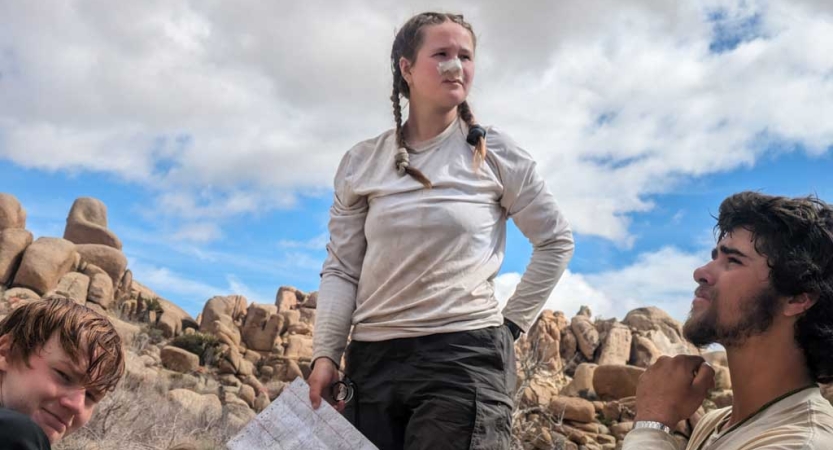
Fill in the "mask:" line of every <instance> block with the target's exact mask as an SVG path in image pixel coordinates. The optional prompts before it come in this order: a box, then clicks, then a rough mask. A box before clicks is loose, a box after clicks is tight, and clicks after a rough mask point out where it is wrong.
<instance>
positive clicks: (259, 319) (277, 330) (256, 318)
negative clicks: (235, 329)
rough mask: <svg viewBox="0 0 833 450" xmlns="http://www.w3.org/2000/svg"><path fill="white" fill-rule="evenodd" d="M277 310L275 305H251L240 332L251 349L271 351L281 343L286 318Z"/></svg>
mask: <svg viewBox="0 0 833 450" xmlns="http://www.w3.org/2000/svg"><path fill="white" fill-rule="evenodd" d="M277 312H278V307H277V306H274V305H258V304H255V303H252V305H251V306H249V310H248V313H247V314H246V321H245V322H244V323H243V328H242V329H241V332H240V334H241V335H242V337H243V342H245V343H246V345H247V346H248V347H249V348H250V349H252V350H257V351H262V352H269V351H272V349H273V348H274V347H275V345H276V344H278V343H279V341H280V335H281V330H282V329H283V321H284V319H283V316H282V315H280V314H277Z"/></svg>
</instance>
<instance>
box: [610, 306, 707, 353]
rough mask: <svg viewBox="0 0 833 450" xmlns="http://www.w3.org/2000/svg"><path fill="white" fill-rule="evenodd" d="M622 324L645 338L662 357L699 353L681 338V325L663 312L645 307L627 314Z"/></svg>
mask: <svg viewBox="0 0 833 450" xmlns="http://www.w3.org/2000/svg"><path fill="white" fill-rule="evenodd" d="M622 323H623V324H625V325H627V326H628V327H630V328H631V330H633V331H634V332H636V334H638V335H641V336H645V337H647V338H648V339H650V340H651V342H653V344H654V346H656V348H657V349H658V350H659V351H661V352H662V353H663V354H664V355H668V356H675V355H679V354H684V355H699V354H700V351H699V350H698V349H697V348H696V347H694V346H693V345H691V344H690V343H689V342H688V341H686V340H685V339H684V338H683V325H682V324H681V323H680V322H678V321H677V320H675V319H674V318H672V317H671V316H669V315H668V313H666V312H665V311H663V310H661V309H659V308H657V307H655V306H646V307H644V308H637V309H634V310H633V311H631V312H629V313H628V314H627V315H626V316H625V319H624V320H622Z"/></svg>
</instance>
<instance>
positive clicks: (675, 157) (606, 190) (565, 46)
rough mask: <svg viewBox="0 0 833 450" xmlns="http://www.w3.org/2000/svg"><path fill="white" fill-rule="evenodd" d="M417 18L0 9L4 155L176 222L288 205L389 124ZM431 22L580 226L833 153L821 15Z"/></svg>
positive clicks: (665, 10) (173, 9) (136, 8)
mask: <svg viewBox="0 0 833 450" xmlns="http://www.w3.org/2000/svg"><path fill="white" fill-rule="evenodd" d="M423 9H425V4H424V2H421V1H410V2H404V3H394V4H391V3H383V2H378V1H375V0H364V1H355V2H342V3H338V2H335V3H333V2H327V3H322V2H302V3H299V4H297V5H294V6H293V7H292V8H287V7H286V6H285V5H284V4H282V3H275V2H258V1H243V2H242V3H241V2H236V3H235V4H233V5H232V4H227V3H211V4H206V3H204V2H191V1H187V0H174V1H162V0H155V1H148V2H140V3H134V4H131V5H128V6H125V5H121V4H120V5H119V6H118V7H115V6H113V5H110V4H104V3H100V2H96V1H92V0H79V1H76V2H68V3H62V4H60V5H51V4H50V5H49V6H46V5H44V4H41V3H39V2H4V3H2V4H0V16H2V17H14V18H15V20H13V21H7V23H5V24H4V26H3V27H2V28H1V29H0V158H6V159H8V160H11V161H14V162H15V163H17V164H19V165H21V166H24V167H34V168H39V169H43V170H66V171H100V172H107V173H113V174H116V175H117V176H119V177H121V178H122V179H124V180H128V181H131V182H139V183H144V185H146V186H148V187H149V188H150V189H153V190H154V191H158V193H159V194H158V199H157V202H156V204H155V205H153V209H154V214H155V213H156V212H160V213H162V214H168V215H170V216H171V217H174V218H182V219H184V220H186V221H192V222H193V221H205V220H217V219H219V218H225V217H230V216H234V215H241V214H254V213H258V212H261V211H265V210H269V209H274V208H285V207H291V206H293V205H294V204H295V203H294V201H295V197H296V196H297V195H298V193H305V192H321V190H322V189H325V188H327V187H328V186H330V184H331V178H332V175H333V172H334V170H335V167H336V165H337V164H338V161H339V159H340V156H341V155H342V154H343V153H344V151H346V150H347V149H348V148H349V147H351V146H352V145H353V144H354V143H355V142H357V141H359V140H361V139H364V138H367V137H370V136H374V135H377V134H378V133H379V132H381V131H382V130H383V129H384V128H386V127H389V126H390V125H391V123H392V120H391V117H390V104H389V102H388V100H387V97H388V95H389V90H390V86H389V85H390V81H389V79H388V77H389V70H388V61H387V55H388V52H389V45H390V42H391V40H392V37H393V33H394V29H395V27H397V26H398V25H400V24H401V23H402V22H403V21H404V20H405V19H406V18H407V17H408V16H409V15H410V14H412V13H414V12H417V11H419V10H423ZM443 9H447V10H452V11H463V12H464V13H465V14H466V17H467V18H468V19H469V20H470V21H471V22H472V23H473V24H474V26H475V29H476V31H477V33H478V37H479V49H478V76H477V81H476V84H475V89H474V92H473V94H472V103H473V105H474V107H475V112H476V113H477V116H478V117H479V118H480V119H481V121H482V122H484V123H489V124H496V125H498V126H500V127H501V128H502V129H504V130H506V131H507V132H508V133H509V134H511V135H513V136H514V137H515V138H516V140H517V141H518V142H519V143H521V144H522V145H523V146H524V147H525V148H527V149H528V150H529V151H530V152H531V153H532V154H533V155H534V156H535V157H536V159H537V160H538V161H539V163H540V165H539V167H540V170H541V172H542V173H543V174H544V176H545V177H546V178H547V180H548V182H549V184H550V186H551V188H552V190H553V191H554V192H555V194H556V196H557V198H558V199H559V202H560V203H561V205H562V206H563V208H564V209H565V211H566V213H567V215H568V216H569V219H570V220H571V222H572V223H573V226H574V229H575V230H576V231H577V232H579V233H585V234H593V235H598V236H602V237H605V238H608V239H612V240H614V241H616V242H618V243H620V244H622V245H625V246H627V245H630V244H631V243H632V242H633V239H634V236H633V235H631V233H630V231H629V226H630V218H629V215H630V214H632V213H634V212H640V211H647V210H650V209H651V208H652V207H653V203H652V196H653V195H655V194H658V193H663V192H666V191H668V190H669V189H671V188H673V186H675V183H677V182H679V180H681V179H685V178H687V177H692V176H701V175H705V174H710V173H715V172H721V171H728V170H732V169H734V168H737V167H740V166H748V165H752V164H754V163H755V161H756V160H757V159H758V158H760V157H761V155H762V154H764V153H765V152H768V151H771V149H770V147H771V144H772V143H773V142H782V143H787V144H790V145H789V146H790V147H793V146H794V144H797V145H801V146H803V148H805V149H806V151H807V152H809V153H811V154H820V153H823V152H826V151H827V149H828V148H829V147H830V146H831V144H833V123H832V122H830V121H829V120H827V119H826V117H827V115H828V114H827V113H828V112H829V110H830V109H831V107H833V78H831V77H830V75H829V74H830V73H831V71H833V59H831V58H830V57H829V55H830V54H833V20H831V14H833V8H831V7H830V6H829V2H821V1H814V0H804V1H802V2H792V1H788V0H781V1H774V0H773V1H762V0H761V1H755V0H753V1H748V0H746V1H741V0H720V1H718V0H707V1H704V2H651V1H646V0H626V1H613V0H610V1H602V0H598V1H591V2H576V1H573V2H570V1H566V2H537V1H528V2H521V3H519V2H514V3H507V2H498V1H496V0H492V1H478V2H474V1H472V0H452V1H449V2H447V3H445V4H444V8H443ZM716 10H722V11H723V16H724V17H725V24H724V28H727V29H728V30H729V32H731V33H734V34H739V35H740V36H741V37H743V38H744V39H742V40H743V42H741V43H740V45H739V46H737V48H735V49H733V50H731V51H726V52H723V53H720V54H715V53H711V52H710V51H709V44H710V43H711V41H712V39H713V37H714V36H713V31H714V23H712V22H710V21H709V20H708V17H709V13H710V12H714V11H716ZM125 17H129V18H130V20H129V21H126V20H125ZM507 17H512V20H506V18H507ZM750 18H755V20H757V22H756V24H755V27H757V28H756V29H755V30H753V31H754V33H753V34H752V35H749V36H743V32H745V31H744V30H743V29H741V28H742V25H743V24H745V23H747V22H748V21H749V20H752V19H750ZM733 27H734V28H733ZM735 28H737V29H735ZM43 30H50V33H43V32H42V31H43Z"/></svg>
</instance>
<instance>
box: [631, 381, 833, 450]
mask: <svg viewBox="0 0 833 450" xmlns="http://www.w3.org/2000/svg"><path fill="white" fill-rule="evenodd" d="M731 414H732V408H731V407H728V408H723V409H718V410H715V411H712V412H710V413H708V414H706V415H705V416H704V417H703V419H702V420H700V422H699V423H698V424H697V426H696V427H695V428H694V432H693V433H692V434H691V439H690V440H689V441H688V445H687V446H685V447H680V446H679V444H678V443H677V441H676V440H675V439H674V438H673V437H671V436H669V435H668V434H666V433H664V432H662V431H659V430H651V429H644V428H643V429H638V430H633V431H631V432H630V433H628V435H627V437H625V442H624V445H623V446H622V450H682V449H683V448H685V450H776V449H778V450H799V449H802V450H830V449H833V406H831V405H830V402H828V401H827V400H826V399H825V398H824V397H822V396H821V391H820V390H819V388H811V389H807V390H805V391H801V392H799V393H797V394H794V395H792V396H790V397H787V398H785V399H783V400H781V401H779V402H777V403H775V404H773V405H772V406H770V407H769V408H767V409H766V410H764V411H763V412H761V413H759V414H758V415H757V416H755V417H753V418H751V419H750V420H748V421H747V422H746V423H744V424H742V425H741V426H740V427H738V428H736V429H734V430H732V429H726V430H724V431H723V432H722V433H720V432H718V430H719V429H722V428H723V426H722V425H723V424H724V423H726V421H728V420H729V416H730V415H731Z"/></svg>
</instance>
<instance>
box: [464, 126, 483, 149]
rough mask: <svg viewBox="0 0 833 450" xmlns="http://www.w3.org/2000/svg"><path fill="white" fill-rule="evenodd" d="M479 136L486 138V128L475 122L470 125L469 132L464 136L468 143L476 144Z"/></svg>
mask: <svg viewBox="0 0 833 450" xmlns="http://www.w3.org/2000/svg"><path fill="white" fill-rule="evenodd" d="M480 138H483V139H485V138H486V129H485V128H483V127H481V126H480V125H477V124H474V125H472V126H470V127H469V134H468V136H466V142H468V143H469V145H477V142H478V141H480Z"/></svg>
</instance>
